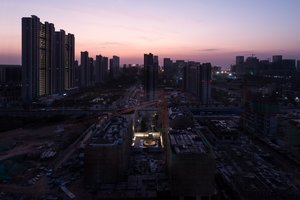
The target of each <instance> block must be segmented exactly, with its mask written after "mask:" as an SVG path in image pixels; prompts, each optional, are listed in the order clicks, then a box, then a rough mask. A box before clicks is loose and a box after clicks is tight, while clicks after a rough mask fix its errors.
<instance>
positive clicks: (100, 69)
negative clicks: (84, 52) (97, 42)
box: [95, 55, 108, 83]
mask: <svg viewBox="0 0 300 200" xmlns="http://www.w3.org/2000/svg"><path fill="white" fill-rule="evenodd" d="M107 76H108V58H107V57H103V56H101V55H98V56H96V61H95V82H96V83H104V82H106V81H107V80H108V79H107Z"/></svg>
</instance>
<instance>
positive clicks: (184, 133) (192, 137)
mask: <svg viewBox="0 0 300 200" xmlns="http://www.w3.org/2000/svg"><path fill="white" fill-rule="evenodd" d="M169 139H170V145H171V148H172V151H173V152H174V153H176V154H204V153H208V152H209V149H210V148H209V146H208V145H207V143H206V142H205V141H204V139H203V137H202V136H201V133H199V132H198V131H195V130H170V131H169Z"/></svg>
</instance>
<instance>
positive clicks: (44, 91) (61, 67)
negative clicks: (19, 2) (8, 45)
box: [22, 15, 75, 104]
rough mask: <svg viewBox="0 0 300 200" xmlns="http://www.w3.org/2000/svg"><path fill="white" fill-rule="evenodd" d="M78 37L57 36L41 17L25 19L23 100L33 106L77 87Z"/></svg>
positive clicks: (61, 33)
mask: <svg viewBox="0 0 300 200" xmlns="http://www.w3.org/2000/svg"><path fill="white" fill-rule="evenodd" d="M74 55H75V39H74V35H72V34H68V35H67V36H66V35H65V32H64V31H63V30H61V31H60V32H55V28H54V25H53V24H51V23H48V22H45V23H44V24H43V23H41V22H40V19H39V18H38V17H37V16H34V15H32V16H31V17H24V18H22V99H23V101H24V103H26V104H30V103H31V102H32V101H35V100H37V99H38V97H40V96H43V95H49V94H54V93H60V92H62V91H64V90H65V89H69V88H71V87H73V81H74V79H73V75H72V73H73V66H74Z"/></svg>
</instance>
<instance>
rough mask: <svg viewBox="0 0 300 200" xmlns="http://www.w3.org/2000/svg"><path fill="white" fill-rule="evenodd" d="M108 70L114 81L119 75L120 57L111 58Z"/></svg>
mask: <svg viewBox="0 0 300 200" xmlns="http://www.w3.org/2000/svg"><path fill="white" fill-rule="evenodd" d="M109 70H110V75H111V78H112V79H116V78H118V77H119V74H120V57H118V56H113V57H112V58H111V59H110V60H109Z"/></svg>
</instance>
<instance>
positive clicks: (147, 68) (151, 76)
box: [144, 53, 159, 100]
mask: <svg viewBox="0 0 300 200" xmlns="http://www.w3.org/2000/svg"><path fill="white" fill-rule="evenodd" d="M158 68H159V66H158V56H153V54H152V53H149V54H144V92H145V97H146V98H147V99H149V100H153V99H155V97H156V90H157V82H158Z"/></svg>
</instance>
